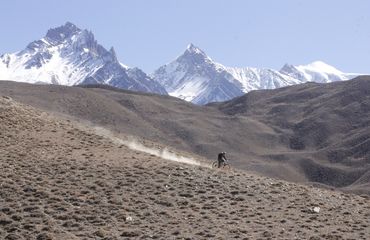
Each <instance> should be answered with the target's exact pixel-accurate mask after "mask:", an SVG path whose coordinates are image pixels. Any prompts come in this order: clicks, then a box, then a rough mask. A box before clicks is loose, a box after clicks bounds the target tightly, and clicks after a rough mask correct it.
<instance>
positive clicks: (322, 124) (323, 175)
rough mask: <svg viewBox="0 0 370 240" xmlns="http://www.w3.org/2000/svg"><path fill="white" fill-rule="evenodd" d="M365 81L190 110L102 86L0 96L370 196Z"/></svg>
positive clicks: (23, 87) (12, 90)
mask: <svg viewBox="0 0 370 240" xmlns="http://www.w3.org/2000/svg"><path fill="white" fill-rule="evenodd" d="M369 84H370V79H369V78H368V77H360V78H356V79H355V80H351V81H347V82H337V83H332V84H315V83H307V84H303V85H297V86H292V87H287V88H281V89H276V90H267V91H254V92H251V93H248V94H246V95H244V96H242V97H240V98H236V99H234V100H232V101H229V102H225V103H219V104H210V105H209V106H203V107H202V106H195V105H193V104H190V103H187V102H184V101H181V100H179V99H176V98H172V97H169V96H157V95H152V94H142V93H134V92H130V91H123V90H117V89H113V88H107V87H100V86H99V87H98V86H90V87H85V88H80V87H62V86H55V85H48V86H46V85H28V84H22V83H14V82H0V93H1V94H3V95H9V96H11V97H13V98H14V99H16V100H18V101H21V102H23V103H27V104H30V105H32V106H35V107H38V108H41V109H43V110H46V111H51V112H54V113H58V114H64V115H66V116H70V117H72V118H73V119H75V120H78V121H81V122H83V123H89V124H91V125H99V126H104V127H106V128H108V129H111V130H112V131H113V132H116V133H124V134H126V135H134V136H140V137H143V138H145V139H148V140H151V141H155V142H159V143H162V144H164V145H169V146H172V147H174V148H177V149H179V150H183V151H187V152H192V153H193V154H197V155H200V156H203V157H206V158H208V159H214V158H215V156H216V154H217V153H218V152H219V151H227V152H228V155H229V157H230V159H231V162H232V165H233V166H235V167H238V168H242V169H248V170H251V171H257V172H260V173H262V174H265V175H267V176H272V177H278V178H283V179H286V180H290V181H298V182H307V181H308V182H310V181H311V182H319V183H323V184H326V185H331V186H335V187H340V188H344V189H345V190H349V191H351V190H353V191H356V192H358V193H369V189H370V187H369V178H368V175H369V170H370V163H369V159H370V155H369V149H370V148H369V147H368V143H369V137H368V136H369V134H370V133H369V127H368V126H369V122H370V116H369V105H370V104H369V89H370V88H369Z"/></svg>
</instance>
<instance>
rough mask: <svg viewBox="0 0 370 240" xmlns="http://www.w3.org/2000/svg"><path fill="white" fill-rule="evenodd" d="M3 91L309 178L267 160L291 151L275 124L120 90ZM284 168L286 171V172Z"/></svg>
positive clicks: (242, 163) (18, 86) (239, 162)
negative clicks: (279, 152)
mask: <svg viewBox="0 0 370 240" xmlns="http://www.w3.org/2000/svg"><path fill="white" fill-rule="evenodd" d="M0 93H2V94H5V95H10V96H11V97H13V98H14V99H17V100H18V101H21V102H23V103H27V104H30V105H32V106H35V107H39V108H42V109H44V110H47V111H52V112H56V113H63V114H67V115H70V116H73V117H74V118H76V119H78V120H86V121H89V122H92V123H93V124H97V125H100V126H104V127H106V128H109V129H112V130H113V131H114V132H123V133H126V134H130V135H135V136H141V137H145V138H147V139H150V140H153V141H156V142H161V143H164V144H166V145H170V146H173V147H176V148H178V149H181V150H185V151H188V152H193V153H195V154H198V155H202V156H205V157H208V158H210V159H214V158H215V155H217V153H218V152H219V151H223V150H225V149H226V151H228V152H229V156H230V158H231V159H232V162H233V165H234V166H238V167H242V168H247V169H250V170H255V169H257V170H258V169H260V170H264V171H265V172H268V174H270V175H272V176H277V177H285V178H287V179H289V180H293V181H304V180H305V176H304V175H302V174H300V173H296V171H295V170H294V169H292V168H291V167H290V166H288V165H284V164H278V165H277V164H275V163H272V165H271V163H268V162H265V161H264V160H265V158H264V157H262V158H261V157H260V156H261V155H264V154H265V153H266V152H268V153H270V152H274V151H283V150H287V148H286V147H284V146H283V145H282V144H281V143H280V141H279V137H278V136H277V134H276V133H275V131H274V130H273V129H271V128H270V127H268V126H267V125H265V124H262V123H261V122H259V121H256V120H254V119H252V118H244V117H241V118H239V117H237V118H235V117H230V116H227V115H225V114H223V113H222V112H220V111H218V110H217V109H213V108H208V107H201V106H196V105H193V104H190V103H187V102H185V101H182V100H179V99H176V98H172V97H164V96H157V95H150V94H142V93H135V92H129V91H123V90H117V89H112V88H108V89H103V88H101V87H99V88H76V87H73V88H71V87H63V86H55V85H49V86H45V85H44V86H42V85H30V84H22V83H15V82H0ZM282 172H284V174H281V173H282Z"/></svg>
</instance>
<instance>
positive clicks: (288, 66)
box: [279, 63, 296, 73]
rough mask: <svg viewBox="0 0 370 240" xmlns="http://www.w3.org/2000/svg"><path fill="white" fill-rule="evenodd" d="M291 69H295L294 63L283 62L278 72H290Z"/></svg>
mask: <svg viewBox="0 0 370 240" xmlns="http://www.w3.org/2000/svg"><path fill="white" fill-rule="evenodd" d="M292 70H296V69H295V67H294V65H292V64H288V63H286V64H284V66H283V67H282V68H281V69H280V71H279V72H280V73H290V72H291V71H292Z"/></svg>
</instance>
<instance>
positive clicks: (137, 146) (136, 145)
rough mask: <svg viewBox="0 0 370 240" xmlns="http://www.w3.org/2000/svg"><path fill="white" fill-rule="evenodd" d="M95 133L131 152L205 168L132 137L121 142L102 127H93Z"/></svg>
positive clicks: (165, 149)
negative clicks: (148, 145)
mask: <svg viewBox="0 0 370 240" xmlns="http://www.w3.org/2000/svg"><path fill="white" fill-rule="evenodd" d="M94 130H95V133H96V134H97V135H99V136H102V137H105V138H109V139H110V140H112V141H113V142H115V143H117V144H122V145H124V146H126V147H128V148H130V149H132V150H135V151H140V152H145V153H148V154H152V155H154V156H157V157H160V158H163V159H166V160H170V161H175V162H181V163H185V164H191V165H196V166H205V165H204V164H201V163H200V162H199V161H197V160H195V159H193V158H189V157H184V156H181V155H179V154H177V153H174V152H172V151H170V150H168V149H167V148H163V149H155V148H150V147H147V146H145V145H143V144H142V143H140V142H138V141H137V139H135V138H134V137H129V139H128V140H123V139H121V138H119V137H116V136H115V135H114V134H113V133H112V132H111V131H110V130H108V129H105V128H102V127H94Z"/></svg>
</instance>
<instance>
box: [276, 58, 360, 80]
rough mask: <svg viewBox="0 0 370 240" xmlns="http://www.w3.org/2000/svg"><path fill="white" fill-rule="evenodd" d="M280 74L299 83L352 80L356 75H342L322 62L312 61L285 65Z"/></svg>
mask: <svg viewBox="0 0 370 240" xmlns="http://www.w3.org/2000/svg"><path fill="white" fill-rule="evenodd" d="M279 72H280V73H281V74H284V75H287V76H290V77H292V78H295V79H298V80H299V81H300V82H302V83H303V82H320V83H327V82H334V81H343V80H348V79H351V78H354V77H355V76H357V75H358V74H351V73H343V72H342V71H339V70H338V69H336V68H335V67H333V66H331V65H329V64H326V63H325V62H322V61H314V62H312V63H309V64H307V65H297V66H294V65H290V64H285V65H284V66H283V67H282V68H281V70H280V71H279Z"/></svg>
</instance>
